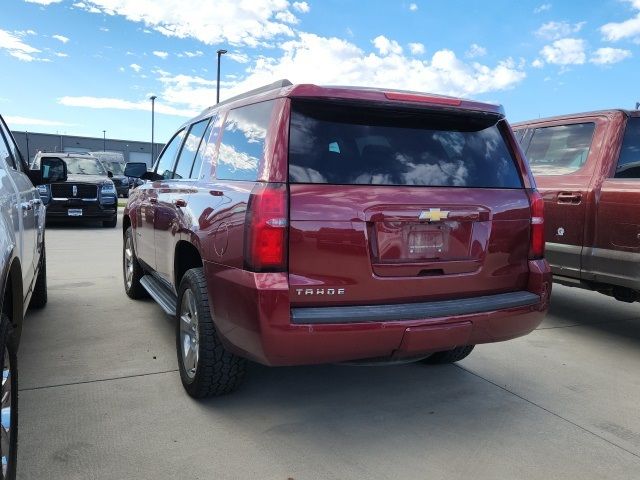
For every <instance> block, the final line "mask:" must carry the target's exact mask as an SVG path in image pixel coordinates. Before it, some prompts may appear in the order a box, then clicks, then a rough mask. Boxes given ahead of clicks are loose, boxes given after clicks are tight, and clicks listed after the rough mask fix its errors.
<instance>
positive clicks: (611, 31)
mask: <svg viewBox="0 0 640 480" xmlns="http://www.w3.org/2000/svg"><path fill="white" fill-rule="evenodd" d="M626 1H627V2H628V3H630V4H631V6H632V7H633V8H635V9H636V10H640V0H626ZM600 32H601V33H602V37H603V38H604V39H605V40H608V41H610V42H617V41H619V40H623V39H631V40H633V41H634V42H635V43H640V13H638V14H636V16H635V17H632V18H630V19H628V20H625V21H623V22H610V23H607V24H605V25H603V26H602V27H600Z"/></svg>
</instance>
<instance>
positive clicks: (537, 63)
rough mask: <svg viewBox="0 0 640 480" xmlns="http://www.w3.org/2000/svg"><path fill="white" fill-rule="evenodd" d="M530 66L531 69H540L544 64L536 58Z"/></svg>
mask: <svg viewBox="0 0 640 480" xmlns="http://www.w3.org/2000/svg"><path fill="white" fill-rule="evenodd" d="M531 66H532V67H533V68H542V67H544V62H543V61H542V60H540V59H539V58H536V59H535V60H534V61H533V62H531Z"/></svg>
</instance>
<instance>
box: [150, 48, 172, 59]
mask: <svg viewBox="0 0 640 480" xmlns="http://www.w3.org/2000/svg"><path fill="white" fill-rule="evenodd" d="M153 54H154V55H155V56H156V57H158V58H162V59H164V58H167V57H168V56H169V54H168V53H167V52H163V51H161V50H154V51H153Z"/></svg>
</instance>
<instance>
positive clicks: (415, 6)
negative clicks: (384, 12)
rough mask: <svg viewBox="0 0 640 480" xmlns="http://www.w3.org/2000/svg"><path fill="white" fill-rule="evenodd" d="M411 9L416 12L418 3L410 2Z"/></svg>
mask: <svg viewBox="0 0 640 480" xmlns="http://www.w3.org/2000/svg"><path fill="white" fill-rule="evenodd" d="M409 10H411V11H412V12H415V11H416V10H418V5H417V4H415V3H411V4H409Z"/></svg>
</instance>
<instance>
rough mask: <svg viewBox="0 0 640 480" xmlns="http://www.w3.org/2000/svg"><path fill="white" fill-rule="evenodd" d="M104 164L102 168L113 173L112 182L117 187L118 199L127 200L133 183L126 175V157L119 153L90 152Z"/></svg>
mask: <svg viewBox="0 0 640 480" xmlns="http://www.w3.org/2000/svg"><path fill="white" fill-rule="evenodd" d="M89 153H90V154H91V155H93V156H94V157H96V158H97V159H98V160H100V163H102V166H103V167H104V168H105V170H107V171H108V172H111V175H112V176H111V181H112V182H113V184H114V185H115V186H116V190H117V192H118V197H123V198H126V197H128V196H129V189H130V188H131V186H132V182H129V177H127V176H125V175H124V166H125V161H124V155H122V154H121V153H119V152H89Z"/></svg>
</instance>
